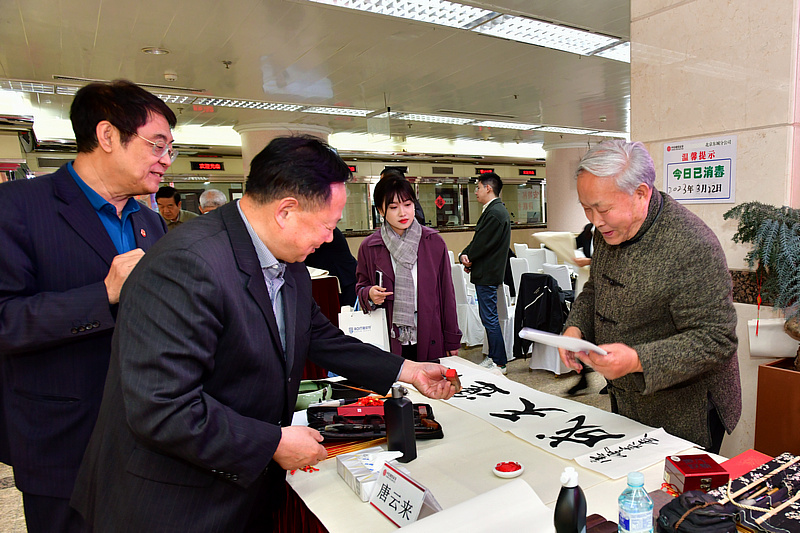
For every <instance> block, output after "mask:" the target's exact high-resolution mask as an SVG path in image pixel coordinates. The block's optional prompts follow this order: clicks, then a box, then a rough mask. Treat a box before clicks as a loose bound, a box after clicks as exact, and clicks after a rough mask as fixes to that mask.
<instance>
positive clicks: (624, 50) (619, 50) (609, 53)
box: [594, 41, 631, 63]
mask: <svg viewBox="0 0 800 533" xmlns="http://www.w3.org/2000/svg"><path fill="white" fill-rule="evenodd" d="M594 55H596V56H600V57H605V58H606V59H614V60H615V61H622V62H623V63H630V62H631V43H629V42H627V41H626V42H624V43H620V44H618V45H617V46H613V47H611V48H608V49H606V50H603V51H601V52H597V53H596V54H594Z"/></svg>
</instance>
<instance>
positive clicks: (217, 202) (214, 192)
mask: <svg viewBox="0 0 800 533" xmlns="http://www.w3.org/2000/svg"><path fill="white" fill-rule="evenodd" d="M226 203H228V198H227V197H226V196H225V193H224V192H222V191H220V190H219V189H208V190H206V191H203V194H201V195H200V207H202V208H203V209H207V208H209V207H221V206H223V205H225V204H226Z"/></svg>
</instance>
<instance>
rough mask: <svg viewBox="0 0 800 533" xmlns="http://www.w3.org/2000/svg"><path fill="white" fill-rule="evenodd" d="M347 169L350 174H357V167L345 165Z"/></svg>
mask: <svg viewBox="0 0 800 533" xmlns="http://www.w3.org/2000/svg"><path fill="white" fill-rule="evenodd" d="M347 168H349V169H350V172H353V173H355V172H358V169H357V167H356V166H355V165H347Z"/></svg>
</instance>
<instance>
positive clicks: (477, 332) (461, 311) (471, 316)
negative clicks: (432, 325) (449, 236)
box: [450, 265, 484, 346]
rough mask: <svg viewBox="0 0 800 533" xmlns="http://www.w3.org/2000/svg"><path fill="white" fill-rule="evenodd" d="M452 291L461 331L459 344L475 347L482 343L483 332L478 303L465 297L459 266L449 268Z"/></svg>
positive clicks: (460, 267)
mask: <svg viewBox="0 0 800 533" xmlns="http://www.w3.org/2000/svg"><path fill="white" fill-rule="evenodd" d="M450 270H451V275H452V278H453V289H454V290H455V294H456V315H457V317H458V329H460V330H461V342H463V343H464V344H466V345H467V346H476V345H478V344H481V343H482V342H483V337H484V330H483V324H481V317H480V313H479V311H478V302H477V301H476V300H475V298H474V297H468V296H467V283H466V280H465V279H464V270H463V268H462V266H461V265H453V266H452V267H451V269H450Z"/></svg>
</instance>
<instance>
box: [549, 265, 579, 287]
mask: <svg viewBox="0 0 800 533" xmlns="http://www.w3.org/2000/svg"><path fill="white" fill-rule="evenodd" d="M542 270H544V273H545V274H547V275H548V276H553V278H555V280H556V282H558V286H559V287H560V288H561V290H562V291H571V290H572V279H571V278H570V275H569V268H567V265H553V264H550V263H545V264H544V265H542Z"/></svg>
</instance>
